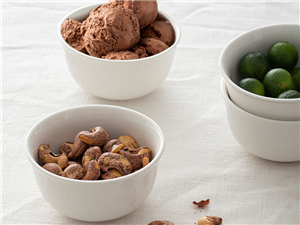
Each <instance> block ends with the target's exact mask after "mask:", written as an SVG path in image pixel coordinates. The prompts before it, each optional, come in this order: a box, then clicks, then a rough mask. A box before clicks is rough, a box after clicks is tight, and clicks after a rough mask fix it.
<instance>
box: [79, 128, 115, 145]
mask: <svg viewBox="0 0 300 225" xmlns="http://www.w3.org/2000/svg"><path fill="white" fill-rule="evenodd" d="M91 132H92V133H90V132H80V133H79V138H80V140H81V141H83V142H84V143H86V144H89V145H96V146H103V145H105V144H106V143H107V142H109V140H110V136H109V134H108V132H107V131H106V130H104V129H103V128H102V127H99V126H97V127H95V128H92V129H91Z"/></svg>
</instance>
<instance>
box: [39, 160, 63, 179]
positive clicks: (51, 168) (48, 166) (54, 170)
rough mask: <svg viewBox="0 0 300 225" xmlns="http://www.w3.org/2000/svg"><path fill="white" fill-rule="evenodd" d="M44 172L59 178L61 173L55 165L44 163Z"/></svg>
mask: <svg viewBox="0 0 300 225" xmlns="http://www.w3.org/2000/svg"><path fill="white" fill-rule="evenodd" d="M42 167H43V168H44V169H45V170H48V171H49V172H51V173H54V174H56V175H59V176H61V175H62V173H63V171H62V169H61V168H60V166H59V165H58V164H57V163H46V164H44V165H43V166H42Z"/></svg>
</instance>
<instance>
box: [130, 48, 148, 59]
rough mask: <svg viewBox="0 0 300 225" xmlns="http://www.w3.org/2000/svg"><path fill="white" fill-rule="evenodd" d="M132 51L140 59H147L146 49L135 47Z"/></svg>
mask: <svg viewBox="0 0 300 225" xmlns="http://www.w3.org/2000/svg"><path fill="white" fill-rule="evenodd" d="M133 51H134V52H135V53H136V54H138V55H139V57H140V58H145V57H148V54H147V52H146V49H145V48H144V47H143V46H141V45H137V46H135V47H134V48H133Z"/></svg>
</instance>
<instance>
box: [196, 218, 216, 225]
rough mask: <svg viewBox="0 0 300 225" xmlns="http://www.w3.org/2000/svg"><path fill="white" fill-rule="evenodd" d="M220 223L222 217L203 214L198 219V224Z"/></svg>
mask: <svg viewBox="0 0 300 225" xmlns="http://www.w3.org/2000/svg"><path fill="white" fill-rule="evenodd" d="M219 224H222V218H221V217H218V216H203V217H201V218H200V219H199V220H198V225H219Z"/></svg>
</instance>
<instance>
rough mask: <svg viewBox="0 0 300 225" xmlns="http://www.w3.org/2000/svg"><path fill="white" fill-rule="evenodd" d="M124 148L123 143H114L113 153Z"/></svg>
mask: <svg viewBox="0 0 300 225" xmlns="http://www.w3.org/2000/svg"><path fill="white" fill-rule="evenodd" d="M122 148H123V144H119V145H114V146H112V148H111V153H118V152H119V151H120V150H121V149H122Z"/></svg>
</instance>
